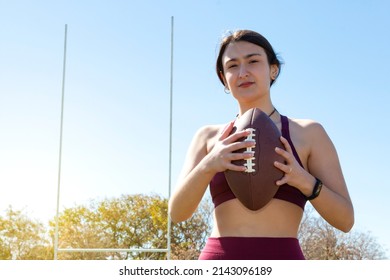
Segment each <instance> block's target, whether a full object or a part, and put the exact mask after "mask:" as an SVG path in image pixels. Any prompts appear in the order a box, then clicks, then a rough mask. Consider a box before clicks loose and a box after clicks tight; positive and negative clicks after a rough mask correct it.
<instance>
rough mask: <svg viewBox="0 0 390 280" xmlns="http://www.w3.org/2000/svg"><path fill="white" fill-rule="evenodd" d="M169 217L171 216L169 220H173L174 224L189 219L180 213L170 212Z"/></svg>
mask: <svg viewBox="0 0 390 280" xmlns="http://www.w3.org/2000/svg"><path fill="white" fill-rule="evenodd" d="M168 215H169V218H170V219H171V222H173V223H180V222H184V221H186V220H187V219H188V217H185V216H183V215H180V213H174V212H172V211H168Z"/></svg>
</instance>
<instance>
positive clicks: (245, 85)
mask: <svg viewBox="0 0 390 280" xmlns="http://www.w3.org/2000/svg"><path fill="white" fill-rule="evenodd" d="M253 84H254V82H243V83H241V84H239V85H238V87H240V88H247V87H250V86H251V85H253Z"/></svg>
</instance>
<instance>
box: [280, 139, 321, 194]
mask: <svg viewBox="0 0 390 280" xmlns="http://www.w3.org/2000/svg"><path fill="white" fill-rule="evenodd" d="M280 141H281V142H282V143H283V145H284V147H285V149H286V150H283V149H280V148H278V147H277V148H275V152H276V153H277V154H279V155H281V156H282V157H283V158H284V159H285V163H281V162H278V161H275V162H274V165H275V167H277V168H278V169H280V170H281V171H282V172H284V176H283V177H282V178H281V179H280V180H278V181H276V185H278V186H281V185H284V184H289V185H291V186H293V187H296V188H297V189H299V190H300V191H301V192H302V193H303V194H309V193H310V191H311V190H305V189H302V187H303V186H306V185H313V186H314V181H315V178H314V177H313V176H312V175H311V174H309V173H308V172H307V171H306V170H305V169H304V168H303V167H302V166H301V165H300V164H299V163H298V161H297V160H296V158H295V157H294V154H293V152H292V149H291V146H290V144H289V143H288V141H287V139H286V138H284V137H283V136H281V137H280ZM309 182H310V183H309ZM311 182H313V183H311ZM308 183H309V184H308Z"/></svg>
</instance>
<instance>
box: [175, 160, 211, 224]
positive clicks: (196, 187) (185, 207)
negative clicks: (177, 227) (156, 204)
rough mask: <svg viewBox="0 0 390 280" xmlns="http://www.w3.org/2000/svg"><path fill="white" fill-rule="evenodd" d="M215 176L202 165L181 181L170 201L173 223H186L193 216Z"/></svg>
mask: <svg viewBox="0 0 390 280" xmlns="http://www.w3.org/2000/svg"><path fill="white" fill-rule="evenodd" d="M214 175H215V173H213V172H210V171H208V170H207V169H206V168H205V166H204V165H203V164H202V163H200V164H198V165H197V166H196V167H195V168H194V169H193V170H191V172H190V173H189V174H188V175H187V176H185V177H184V178H182V179H181V180H180V181H179V183H178V185H177V186H176V191H175V193H174V194H173V195H172V197H171V199H170V200H169V207H168V212H169V215H170V217H171V219H172V221H173V222H181V221H185V220H187V219H189V218H190V217H191V216H192V214H193V213H194V212H195V211H196V209H197V207H198V205H199V203H200V201H201V200H202V197H203V195H204V193H205V191H206V189H207V187H208V185H209V183H210V181H211V179H212V177H213V176H214Z"/></svg>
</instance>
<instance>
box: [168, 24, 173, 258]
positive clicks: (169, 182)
mask: <svg viewBox="0 0 390 280" xmlns="http://www.w3.org/2000/svg"><path fill="white" fill-rule="evenodd" d="M172 105H173V16H172V17H171V80H170V94H169V174H168V178H169V179H168V198H170V197H171V182H172V111H173V110H172V109H173V106H172ZM167 240H168V242H167V249H168V253H167V259H168V260H169V259H170V258H171V217H170V216H169V214H168V237H167Z"/></svg>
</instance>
